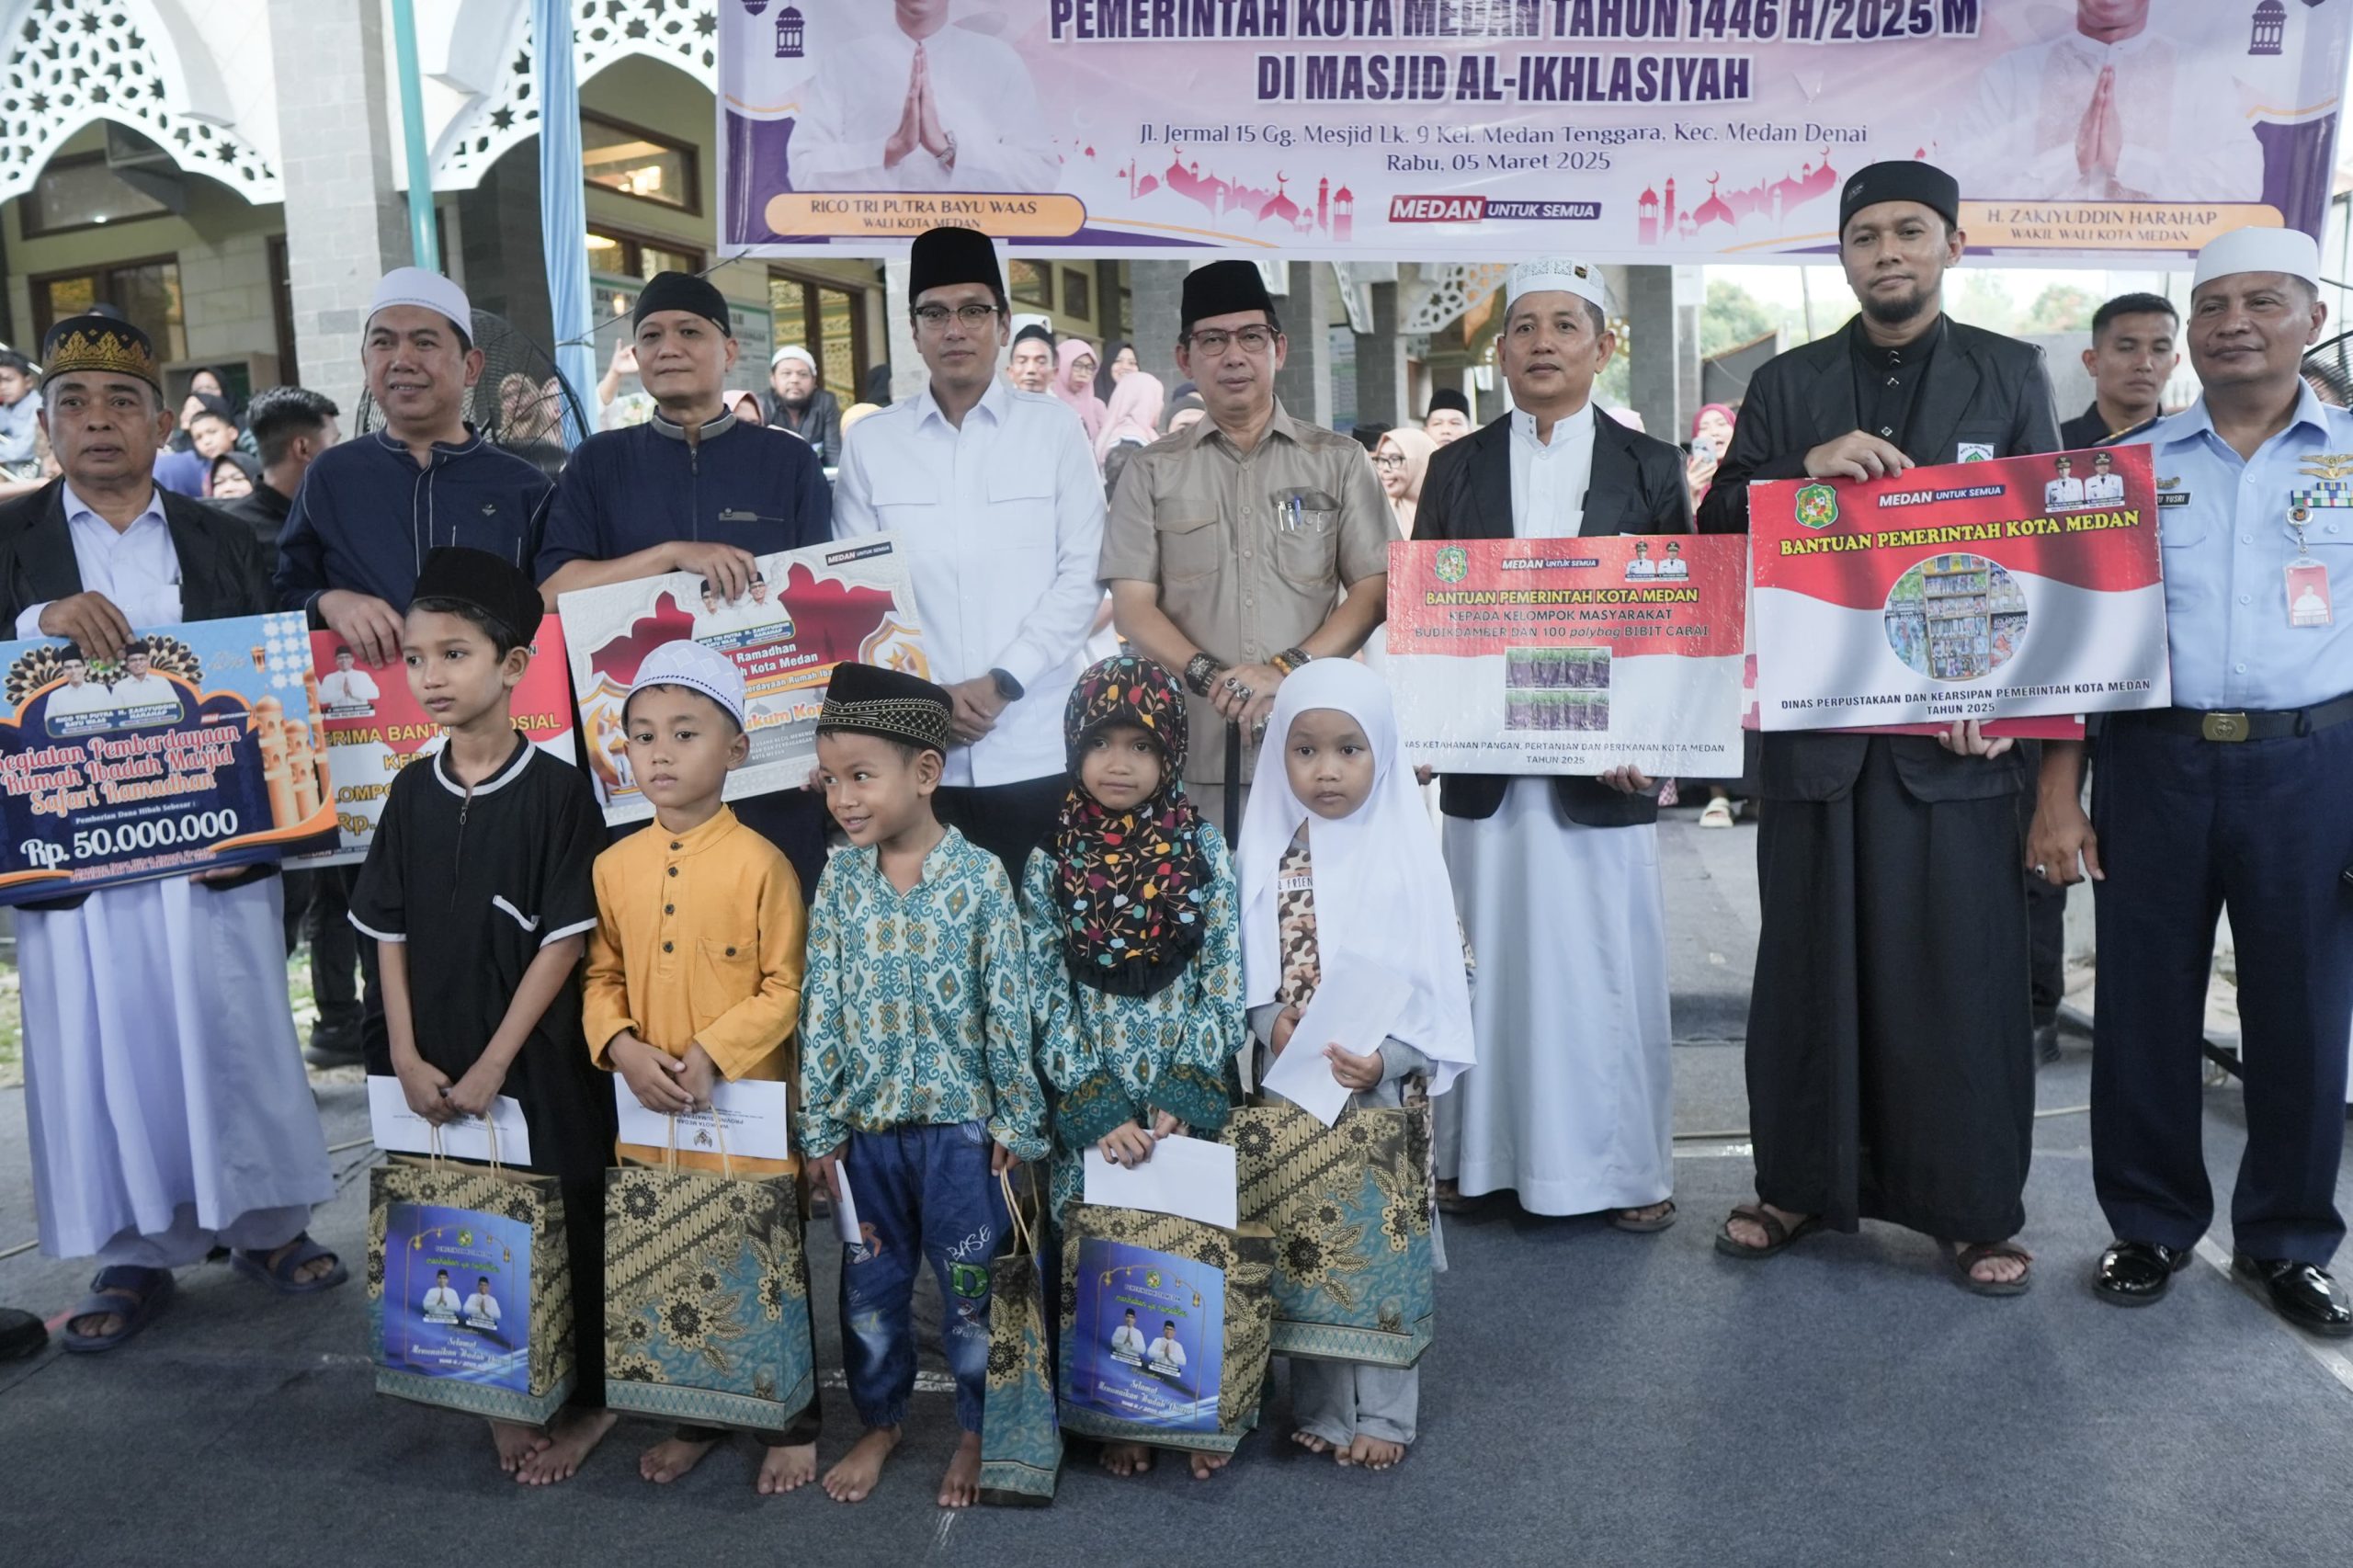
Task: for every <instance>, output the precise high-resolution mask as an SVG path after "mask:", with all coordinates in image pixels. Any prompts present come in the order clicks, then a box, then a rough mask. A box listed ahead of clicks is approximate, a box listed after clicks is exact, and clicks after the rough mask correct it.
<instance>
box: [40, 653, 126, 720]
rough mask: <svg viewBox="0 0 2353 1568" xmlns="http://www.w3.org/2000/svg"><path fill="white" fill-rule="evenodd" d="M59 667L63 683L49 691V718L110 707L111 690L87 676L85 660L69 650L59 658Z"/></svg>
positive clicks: (111, 704) (99, 711)
mask: <svg viewBox="0 0 2353 1568" xmlns="http://www.w3.org/2000/svg"><path fill="white" fill-rule="evenodd" d="M61 667H62V669H63V674H64V676H65V684H64V686H63V687H60V688H59V689H57V690H55V691H52V692H51V693H50V694H49V708H48V710H47V711H48V716H49V717H50V718H51V719H63V718H66V717H68V716H70V715H75V714H87V713H103V712H105V711H107V710H108V709H110V708H112V707H113V706H114V693H113V692H112V691H110V690H108V688H107V687H105V686H104V685H103V684H101V683H99V682H97V681H94V680H92V679H91V678H90V666H89V663H88V661H86V660H85V659H83V658H82V657H81V656H80V655H79V654H77V653H69V654H67V655H66V656H65V658H64V659H63V661H62V665H61Z"/></svg>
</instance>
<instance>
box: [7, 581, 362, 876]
mask: <svg viewBox="0 0 2353 1568" xmlns="http://www.w3.org/2000/svg"><path fill="white" fill-rule="evenodd" d="M0 670H5V672H6V676H5V680H6V697H5V701H0V835H5V847H0V903H26V902H27V901H28V900H35V899H47V898H57V897H61V896H65V895H69V894H73V893H78V892H87V891H88V890H90V889H91V888H95V887H105V886H108V885H109V884H112V883H116V882H132V881H145V880H147V879H150V878H154V877H166V876H178V875H185V874H187V873H189V872H194V871H203V870H210V869H215V868H218V867H223V866H244V865H250V864H252V863H254V862H256V861H262V860H276V859H279V858H283V857H285V856H288V855H298V854H303V853H307V852H310V851H313V850H318V849H324V848H330V847H332V846H334V844H335V790H334V787H333V782H332V778H333V776H332V773H331V770H330V769H329V767H328V763H327V758H326V756H325V755H324V753H322V752H321V751H320V750H319V747H318V734H319V699H318V688H317V686H316V683H315V681H314V680H313V676H312V673H311V644H310V636H309V632H308V631H307V630H306V628H305V627H304V625H303V621H302V618H301V616H300V615H256V616H246V617H242V618H239V619H232V620H201V621H190V622H187V623H185V624H182V625H176V626H165V627H157V628H153V629H151V630H146V631H137V632H134V633H133V634H132V637H131V642H130V643H129V645H128V646H127V647H126V648H125V649H124V651H123V653H122V655H121V657H119V659H115V660H111V661H108V660H96V659H85V658H84V657H83V656H82V655H81V653H79V652H77V651H76V650H75V648H74V645H73V644H72V643H70V642H50V641H41V642H0Z"/></svg>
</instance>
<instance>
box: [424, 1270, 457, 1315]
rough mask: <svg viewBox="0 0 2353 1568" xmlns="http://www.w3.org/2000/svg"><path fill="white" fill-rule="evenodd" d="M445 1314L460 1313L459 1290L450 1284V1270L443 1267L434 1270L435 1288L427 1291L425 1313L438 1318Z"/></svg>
mask: <svg viewBox="0 0 2353 1568" xmlns="http://www.w3.org/2000/svg"><path fill="white" fill-rule="evenodd" d="M445 1314H446V1315H448V1316H449V1317H456V1316H457V1315H458V1292H457V1291H456V1290H452V1289H451V1288H450V1286H449V1270H448V1269H446V1268H443V1269H437V1270H436V1271H435V1272H434V1276H433V1289H432V1290H427V1291H426V1293H425V1315H426V1317H428V1318H437V1317H441V1316H443V1315H445Z"/></svg>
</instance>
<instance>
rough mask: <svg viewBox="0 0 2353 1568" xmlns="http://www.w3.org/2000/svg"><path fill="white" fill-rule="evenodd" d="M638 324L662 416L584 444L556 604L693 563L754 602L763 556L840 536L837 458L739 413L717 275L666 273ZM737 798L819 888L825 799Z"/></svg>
mask: <svg viewBox="0 0 2353 1568" xmlns="http://www.w3.org/2000/svg"><path fill="white" fill-rule="evenodd" d="M631 324H632V326H633V327H634V329H635V334H636V337H635V342H634V347H635V349H636V351H637V373H638V378H639V380H640V381H642V382H643V383H644V386H645V390H646V392H647V394H648V395H650V396H651V397H652V398H653V399H654V414H653V416H652V417H651V418H649V419H648V420H647V421H646V422H645V423H644V424H642V425H633V426H628V427H627V428H624V429H620V430H608V431H606V432H604V433H603V434H601V435H597V436H591V437H588V439H586V440H585V441H583V442H582V443H581V444H580V446H579V448H578V449H577V450H575V451H574V453H573V454H572V460H571V462H570V463H569V464H567V465H566V466H565V468H564V471H563V481H562V482H561V483H559V484H558V485H557V486H556V493H555V499H554V501H553V503H552V504H551V506H550V507H549V510H548V523H547V530H546V536H545V538H544V539H543V540H542V541H541V543H540V549H539V556H538V562H537V571H538V575H539V579H540V592H541V593H542V594H543V595H545V596H546V598H547V602H548V604H549V606H550V607H551V608H552V607H553V606H554V604H555V601H556V596H557V595H559V594H564V593H570V592H572V591H573V590H574V589H578V588H589V587H596V586H597V585H601V584H606V583H626V582H630V581H631V580H633V579H636V578H640V577H654V576H659V575H661V574H663V573H665V572H691V573H693V574H696V575H697V576H699V577H700V578H702V579H703V580H704V581H705V582H707V583H709V584H710V585H711V587H712V589H713V597H714V599H715V600H719V601H725V602H740V603H744V604H748V603H749V602H750V601H749V593H750V589H751V585H752V580H753V576H754V574H755V572H756V566H757V560H756V558H757V557H759V556H762V555H770V554H774V553H775V552H776V551H781V550H799V549H801V548H802V547H803V546H806V545H812V544H823V543H824V542H825V541H826V540H830V539H831V538H833V499H832V495H831V493H830V492H828V490H827V489H826V487H825V472H824V466H823V464H822V463H821V462H820V460H819V459H818V457H817V455H816V453H815V452H814V451H813V450H812V449H811V448H810V446H809V443H808V442H806V441H804V440H801V439H800V438H799V437H794V436H791V435H788V434H787V433H786V432H784V431H782V430H773V429H767V428H764V427H762V426H756V425H746V424H744V423H742V422H741V421H739V420H737V419H736V417H735V416H734V415H733V413H731V412H730V411H729V409H728V407H727V405H726V403H725V402H724V401H723V399H724V396H725V391H726V385H727V374H728V372H729V371H730V370H732V369H734V367H735V360H736V353H737V347H736V343H735V338H734V336H733V329H732V327H731V326H730V324H729V322H728V316H727V301H726V298H725V297H724V296H723V295H722V294H721V293H720V291H719V290H718V289H717V288H716V287H714V286H713V285H712V284H711V283H710V280H709V279H708V278H698V277H695V276H694V275H692V274H690V273H685V272H665V273H662V274H661V275H660V276H658V277H656V278H654V279H653V280H652V281H650V282H648V283H647V284H646V286H645V290H644V291H643V292H642V293H641V294H640V295H639V296H638V298H637V310H636V312H635V314H634V315H633V317H632V318H631ZM733 804H734V807H735V812H736V815H738V816H739V817H741V818H742V819H743V820H744V822H745V824H746V825H748V826H750V827H751V828H752V829H753V830H754V831H755V832H756V833H759V834H760V835H763V836H765V837H766V838H767V839H768V840H769V842H771V843H773V844H774V845H775V846H777V847H778V848H779V849H781V850H783V851H784V853H785V855H786V857H787V858H789V859H790V860H791V861H792V869H793V870H794V871H795V872H797V873H798V874H799V875H800V878H801V892H802V893H803V894H804V895H810V894H813V893H814V892H815V891H816V887H817V873H818V871H819V870H821V869H823V868H824V857H825V849H824V824H825V815H824V802H823V801H821V800H820V799H819V798H818V797H816V796H814V795H812V794H809V793H807V792H805V791H803V790H786V791H782V792H779V793H778V794H773V795H766V796H757V797H754V798H752V799H749V800H742V801H735V802H733Z"/></svg>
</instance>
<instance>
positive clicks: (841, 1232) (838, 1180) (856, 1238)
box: [833, 1145, 866, 1247]
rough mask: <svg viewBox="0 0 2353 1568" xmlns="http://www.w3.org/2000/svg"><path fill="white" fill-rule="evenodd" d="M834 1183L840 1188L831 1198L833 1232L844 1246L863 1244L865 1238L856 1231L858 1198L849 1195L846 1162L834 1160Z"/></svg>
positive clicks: (847, 1166)
mask: <svg viewBox="0 0 2353 1568" xmlns="http://www.w3.org/2000/svg"><path fill="white" fill-rule="evenodd" d="M845 1147H847V1145H845ZM834 1185H835V1187H839V1188H840V1189H841V1190H840V1191H839V1192H838V1193H837V1194H835V1196H834V1199H833V1209H834V1234H835V1235H837V1236H839V1237H840V1238H841V1240H842V1245H844V1246H846V1247H854V1246H863V1245H864V1244H865V1242H866V1238H865V1237H863V1236H861V1235H859V1234H858V1199H855V1198H852V1197H851V1196H850V1195H849V1165H847V1162H844V1161H840V1160H836V1161H835V1162H834Z"/></svg>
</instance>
